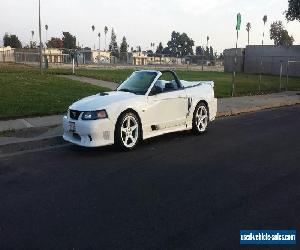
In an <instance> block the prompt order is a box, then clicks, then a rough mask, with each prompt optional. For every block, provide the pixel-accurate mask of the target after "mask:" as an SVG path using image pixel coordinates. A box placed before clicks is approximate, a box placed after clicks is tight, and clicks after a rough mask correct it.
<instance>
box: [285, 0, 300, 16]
mask: <svg viewBox="0 0 300 250" xmlns="http://www.w3.org/2000/svg"><path fill="white" fill-rule="evenodd" d="M285 16H286V19H287V20H289V21H294V20H297V21H300V0H289V7H288V10H287V11H286V12H285Z"/></svg>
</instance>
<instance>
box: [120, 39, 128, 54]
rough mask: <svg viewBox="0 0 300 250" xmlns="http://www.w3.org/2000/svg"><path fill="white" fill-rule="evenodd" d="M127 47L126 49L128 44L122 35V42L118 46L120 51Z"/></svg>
mask: <svg viewBox="0 0 300 250" xmlns="http://www.w3.org/2000/svg"><path fill="white" fill-rule="evenodd" d="M127 49H128V44H127V41H126V37H125V36H123V39H122V43H121V46H120V52H122V53H126V52H127Z"/></svg>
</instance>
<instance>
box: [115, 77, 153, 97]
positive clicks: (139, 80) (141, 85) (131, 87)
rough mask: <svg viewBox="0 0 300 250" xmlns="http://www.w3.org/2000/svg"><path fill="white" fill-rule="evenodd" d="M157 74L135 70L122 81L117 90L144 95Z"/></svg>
mask: <svg viewBox="0 0 300 250" xmlns="http://www.w3.org/2000/svg"><path fill="white" fill-rule="evenodd" d="M156 76H157V73H156V72H147V71H137V72H133V73H132V75H131V76H130V77H129V78H128V79H127V80H126V81H124V82H123V83H122V84H121V85H120V87H119V88H118V91H125V92H131V93H134V94H139V95H144V94H146V92H147V90H148V89H149V87H150V85H151V83H152V82H153V81H154V79H155V77H156Z"/></svg>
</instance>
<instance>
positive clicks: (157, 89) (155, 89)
mask: <svg viewBox="0 0 300 250" xmlns="http://www.w3.org/2000/svg"><path fill="white" fill-rule="evenodd" d="M162 92H163V89H162V88H161V87H159V86H155V85H154V86H153V88H152V89H151V91H150V95H157V94H160V93H162Z"/></svg>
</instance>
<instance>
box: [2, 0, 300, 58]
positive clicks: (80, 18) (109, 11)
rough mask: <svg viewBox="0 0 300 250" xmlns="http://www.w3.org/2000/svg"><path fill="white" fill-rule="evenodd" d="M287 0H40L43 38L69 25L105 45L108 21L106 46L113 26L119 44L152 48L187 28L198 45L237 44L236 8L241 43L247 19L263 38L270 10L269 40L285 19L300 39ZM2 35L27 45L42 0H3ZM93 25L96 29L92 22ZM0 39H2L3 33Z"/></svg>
mask: <svg viewBox="0 0 300 250" xmlns="http://www.w3.org/2000/svg"><path fill="white" fill-rule="evenodd" d="M287 6H288V0H265V1H263V0H247V1H246V0H239V1H238V0H218V1H217V0H126V1H124V0H85V1H83V0H51V1H46V0H41V16H42V27H43V29H42V39H43V42H44V41H45V40H46V31H45V28H44V27H45V24H47V25H48V26H49V29H48V34H47V37H48V39H49V38H50V37H61V36H62V31H69V32H71V33H72V34H73V35H75V36H76V37H77V41H79V43H80V46H81V45H83V46H84V47H86V46H87V47H91V48H94V45H95V46H96V49H97V48H98V37H97V34H98V32H100V33H101V49H104V46H105V38H104V37H105V36H104V26H105V25H106V26H108V28H109V32H108V34H107V39H106V40H107V42H106V43H107V46H108V43H109V40H110V32H111V28H112V27H113V28H114V30H115V32H116V34H117V40H118V44H120V42H121V40H122V37H123V36H125V37H126V38H127V42H128V44H129V46H130V47H134V48H135V47H136V46H138V45H140V46H141V47H142V49H143V50H146V49H151V47H150V44H151V43H152V42H153V43H155V44H156V45H158V43H159V42H160V41H161V42H162V43H163V45H164V46H165V45H166V43H167V42H168V40H169V39H170V36H171V32H172V31H173V30H175V31H178V32H181V33H182V32H186V33H187V34H188V36H189V37H191V38H192V39H193V40H194V42H195V45H196V46H199V45H201V46H203V45H206V37H207V36H209V37H210V40H209V45H211V46H213V48H214V49H215V51H217V52H218V53H220V52H222V51H223V50H224V49H226V48H232V47H235V41H236V31H235V24H236V14H237V13H238V12H240V13H241V15H242V26H241V31H240V36H239V42H238V46H239V47H245V46H246V44H247V32H246V27H245V26H246V23H247V22H250V23H251V26H252V29H251V32H250V44H261V40H262V34H263V30H264V25H263V21H262V18H263V16H264V15H267V16H268V22H267V24H266V28H265V30H266V36H265V44H273V42H272V41H271V40H270V39H269V29H270V24H271V23H272V22H273V21H275V20H282V21H283V24H284V26H285V27H286V29H287V30H288V32H289V33H290V34H291V35H292V36H293V37H294V39H295V44H298V45H299V44H300V22H297V21H294V22H289V23H288V22H287V21H286V20H285V17H284V15H283V12H284V11H285V10H286V9H287ZM0 8H1V21H0V36H1V37H3V36H4V34H5V33H6V32H7V33H9V34H17V35H18V37H19V38H20V40H21V42H22V44H23V45H26V44H28V43H29V41H30V39H31V30H34V31H35V35H34V40H38V0H23V1H21V0H9V1H7V0H0ZM92 25H95V27H96V29H95V32H92V29H91V26H92ZM0 45H3V41H2V39H1V41H0Z"/></svg>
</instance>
